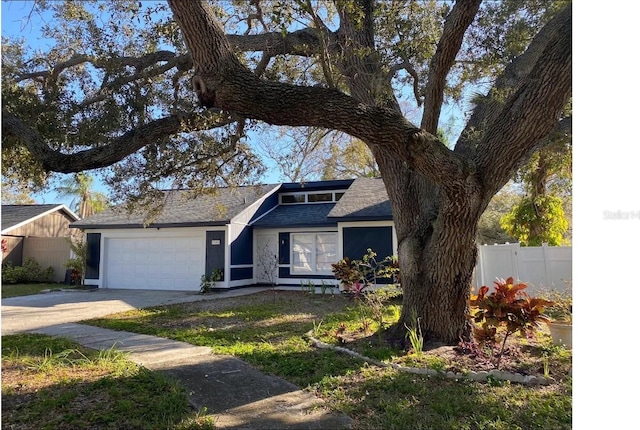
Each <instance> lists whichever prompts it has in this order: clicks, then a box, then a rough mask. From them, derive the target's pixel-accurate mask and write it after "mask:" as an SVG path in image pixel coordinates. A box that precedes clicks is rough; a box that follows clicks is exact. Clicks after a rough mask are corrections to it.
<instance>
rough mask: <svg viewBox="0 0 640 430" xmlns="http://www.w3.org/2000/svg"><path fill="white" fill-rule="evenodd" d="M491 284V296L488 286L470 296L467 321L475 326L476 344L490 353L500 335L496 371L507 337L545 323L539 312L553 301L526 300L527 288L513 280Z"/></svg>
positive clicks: (527, 298)
mask: <svg viewBox="0 0 640 430" xmlns="http://www.w3.org/2000/svg"><path fill="white" fill-rule="evenodd" d="M495 284H496V285H495V287H494V291H493V292H492V293H491V294H487V293H488V292H489V287H487V286H483V287H480V290H479V291H478V294H477V295H471V298H470V300H469V305H470V308H471V319H472V320H473V322H474V323H475V324H476V325H475V327H474V329H473V335H474V338H475V340H476V342H478V343H479V344H480V345H481V346H484V345H488V346H491V348H492V350H494V349H495V346H497V345H498V344H499V343H500V342H499V339H498V333H499V332H503V333H504V338H503V339H502V342H501V347H500V350H499V352H498V354H497V362H496V367H497V368H498V369H499V368H500V360H501V358H502V354H503V353H504V349H505V346H506V343H507V339H508V338H509V336H511V335H512V334H514V333H517V332H519V333H520V334H522V335H523V336H524V335H526V334H527V332H528V331H529V332H530V331H533V330H534V329H536V328H538V327H539V326H540V323H543V322H548V318H547V317H546V315H544V314H543V312H544V309H545V308H546V307H547V306H550V305H552V304H553V302H550V301H548V300H544V299H540V298H534V297H529V295H527V293H525V292H524V289H525V288H527V285H526V284H523V283H520V284H514V282H513V278H509V279H507V280H506V281H505V280H504V279H499V280H497V281H495ZM499 329H500V330H499Z"/></svg>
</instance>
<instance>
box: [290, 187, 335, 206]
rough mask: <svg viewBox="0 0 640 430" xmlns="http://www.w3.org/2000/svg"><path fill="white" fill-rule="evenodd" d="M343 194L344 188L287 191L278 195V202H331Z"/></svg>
mask: <svg viewBox="0 0 640 430" xmlns="http://www.w3.org/2000/svg"><path fill="white" fill-rule="evenodd" d="M343 195H344V190H339V191H322V192H310V191H309V192H296V193H288V194H281V195H280V203H281V204H283V205H288V204H289V205H290V204H296V203H298V204H299V203H331V202H337V201H338V200H340V198H341V197H342V196H343Z"/></svg>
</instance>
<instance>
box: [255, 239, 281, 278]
mask: <svg viewBox="0 0 640 430" xmlns="http://www.w3.org/2000/svg"><path fill="white" fill-rule="evenodd" d="M255 268H256V273H255V276H256V282H258V283H259V284H270V285H274V284H275V283H276V282H277V280H278V236H277V235H276V234H257V235H256V259H255Z"/></svg>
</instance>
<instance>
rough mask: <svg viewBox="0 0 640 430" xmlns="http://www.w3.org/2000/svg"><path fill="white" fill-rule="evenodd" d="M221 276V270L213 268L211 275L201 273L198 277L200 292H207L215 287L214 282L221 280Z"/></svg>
mask: <svg viewBox="0 0 640 430" xmlns="http://www.w3.org/2000/svg"><path fill="white" fill-rule="evenodd" d="M222 277H223V273H222V270H220V269H215V270H213V272H211V275H209V276H207V275H202V276H201V277H200V294H208V293H210V292H211V290H213V289H214V288H215V287H216V282H217V281H221V280H222Z"/></svg>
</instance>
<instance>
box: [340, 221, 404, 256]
mask: <svg viewBox="0 0 640 430" xmlns="http://www.w3.org/2000/svg"><path fill="white" fill-rule="evenodd" d="M342 238H343V245H342V255H343V256H344V257H349V258H350V259H352V260H361V259H362V256H363V255H365V254H366V253H367V248H371V249H372V250H373V251H374V252H375V253H376V254H378V259H379V260H382V259H384V258H385V257H387V256H389V255H393V233H392V230H391V226H389V227H346V228H344V229H342Z"/></svg>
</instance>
